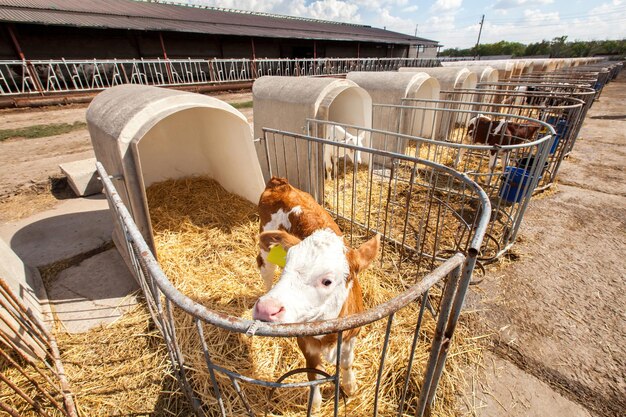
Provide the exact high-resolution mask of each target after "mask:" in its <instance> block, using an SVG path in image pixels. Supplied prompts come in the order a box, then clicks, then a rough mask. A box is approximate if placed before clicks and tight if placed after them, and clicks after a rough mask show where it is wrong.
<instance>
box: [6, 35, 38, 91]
mask: <svg viewBox="0 0 626 417" xmlns="http://www.w3.org/2000/svg"><path fill="white" fill-rule="evenodd" d="M7 29H8V30H9V37H10V38H11V42H13V47H14V48H15V50H16V51H17V54H18V56H19V57H20V59H21V60H22V61H23V62H26V71H28V76H29V77H30V79H31V80H32V83H33V85H34V86H35V88H36V89H37V91H39V93H40V94H42V95H43V87H42V86H41V82H39V77H37V72H36V71H35V67H33V64H31V63H30V62H28V61H27V60H26V56H25V55H24V52H23V51H22V47H21V46H20V43H19V42H18V40H17V36H15V30H14V28H13V25H12V24H7Z"/></svg>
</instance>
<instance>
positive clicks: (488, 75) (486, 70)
mask: <svg viewBox="0 0 626 417" xmlns="http://www.w3.org/2000/svg"><path fill="white" fill-rule="evenodd" d="M451 64H454V62H447V61H444V62H442V63H441V65H442V66H444V67H458V65H451ZM466 68H467V69H468V70H469V71H470V72H473V73H474V74H476V76H477V77H478V82H479V83H495V82H498V81H500V72H499V71H498V70H497V69H496V68H494V67H491V66H489V65H468V66H466Z"/></svg>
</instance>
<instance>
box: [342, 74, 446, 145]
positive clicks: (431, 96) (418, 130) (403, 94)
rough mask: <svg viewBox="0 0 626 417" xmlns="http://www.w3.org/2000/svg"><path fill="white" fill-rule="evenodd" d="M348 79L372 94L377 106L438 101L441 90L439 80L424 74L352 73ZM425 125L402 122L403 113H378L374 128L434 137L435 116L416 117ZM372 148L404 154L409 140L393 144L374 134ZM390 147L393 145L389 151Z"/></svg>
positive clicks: (423, 114)
mask: <svg viewBox="0 0 626 417" xmlns="http://www.w3.org/2000/svg"><path fill="white" fill-rule="evenodd" d="M347 78H348V79H349V80H351V81H354V82H355V83H357V84H358V85H359V87H361V88H363V89H364V90H365V91H367V92H368V93H369V95H370V96H371V97H372V101H373V102H374V103H375V104H401V103H402V100H404V99H407V98H414V99H424V100H437V99H439V92H440V90H441V87H440V85H439V81H437V79H436V78H433V77H432V76H430V75H428V74H426V73H424V72H402V73H398V72H384V73H373V72H349V73H348V75H347ZM414 116H415V117H417V118H419V120H420V121H422V123H412V122H411V121H408V120H402V121H401V120H400V112H397V111H394V112H389V113H386V114H382V113H375V114H374V116H373V121H372V128H373V129H378V130H384V131H395V130H397V129H398V128H399V132H398V133H402V134H406V135H410V136H430V135H431V134H432V126H433V120H434V117H435V113H434V112H431V111H424V112H422V113H420V114H415V115H414ZM372 146H373V147H374V148H376V149H383V150H388V151H392V152H402V151H403V150H404V148H405V147H406V141H398V142H397V143H389V142H388V141H384V140H383V139H382V137H381V135H380V134H376V133H373V134H372ZM386 146H391V148H387V147H386Z"/></svg>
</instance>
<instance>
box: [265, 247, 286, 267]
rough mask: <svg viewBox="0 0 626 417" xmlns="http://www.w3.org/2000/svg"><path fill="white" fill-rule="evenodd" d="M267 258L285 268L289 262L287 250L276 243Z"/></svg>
mask: <svg viewBox="0 0 626 417" xmlns="http://www.w3.org/2000/svg"><path fill="white" fill-rule="evenodd" d="M267 260H268V261H270V262H271V263H273V264H274V265H278V266H280V267H281V268H284V267H285V264H286V263H287V251H286V250H285V249H283V247H282V246H281V245H274V246H272V249H270V252H269V253H268V254H267Z"/></svg>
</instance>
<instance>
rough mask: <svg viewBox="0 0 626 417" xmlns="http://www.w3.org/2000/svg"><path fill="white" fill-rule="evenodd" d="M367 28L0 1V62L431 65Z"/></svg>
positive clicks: (124, 2) (72, 0)
mask: <svg viewBox="0 0 626 417" xmlns="http://www.w3.org/2000/svg"><path fill="white" fill-rule="evenodd" d="M437 47H438V43H437V42H436V41H433V40H428V39H422V38H418V37H414V36H410V35H406V34H402V33H397V32H392V31H388V30H384V29H379V28H374V27H371V26H364V25H355V24H346V23H336V22H330V21H323V20H315V19H305V18H296V17H289V16H279V15H272V14H264V13H252V12H242V11H235V10H227V9H219V8H208V7H197V6H184V5H177V4H164V3H156V2H143V1H133V0H107V1H101V0H0V60H7V59H9V60H11V59H20V58H21V57H22V56H23V57H25V58H26V59H30V60H37V59H59V58H65V59H92V58H98V59H107V58H118V59H130V58H164V57H168V58H170V59H175V58H188V57H190V58H323V57H336V58H345V57H350V58H353V57H360V58H374V57H375V58H381V57H407V58H413V57H416V56H419V57H425V58H429V57H434V56H435V55H436V52H437Z"/></svg>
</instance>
